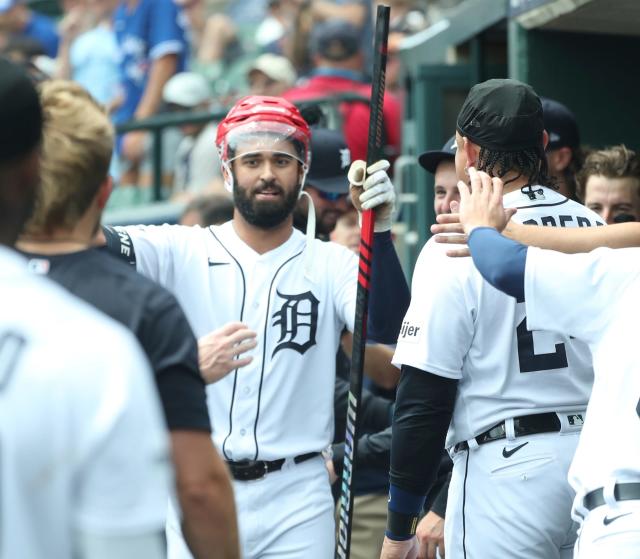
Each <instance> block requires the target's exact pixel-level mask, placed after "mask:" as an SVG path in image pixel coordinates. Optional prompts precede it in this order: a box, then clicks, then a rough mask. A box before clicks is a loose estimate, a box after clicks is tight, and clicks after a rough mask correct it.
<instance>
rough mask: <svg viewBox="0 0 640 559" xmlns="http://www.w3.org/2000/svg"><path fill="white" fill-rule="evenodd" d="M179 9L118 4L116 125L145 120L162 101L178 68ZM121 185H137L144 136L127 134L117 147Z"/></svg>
mask: <svg viewBox="0 0 640 559" xmlns="http://www.w3.org/2000/svg"><path fill="white" fill-rule="evenodd" d="M180 15H181V14H180V11H179V9H178V7H177V6H176V4H175V3H174V2H173V0H121V1H120V4H119V6H118V7H117V9H116V11H115V14H114V28H115V32H116V38H117V41H118V47H119V49H120V53H121V61H120V70H121V73H122V79H123V82H122V86H123V94H124V100H123V103H122V105H121V106H120V107H119V108H118V110H117V111H116V113H115V115H114V120H115V122H116V123H121V122H126V121H129V120H132V119H136V120H138V119H142V118H147V117H149V116H151V115H153V114H155V113H156V112H157V111H158V109H159V107H160V103H161V101H162V89H163V87H164V85H165V83H166V82H167V81H168V80H169V78H170V77H171V76H172V75H173V74H175V73H176V72H179V71H181V70H182V69H183V68H184V65H185V60H186V57H187V51H188V47H187V43H186V39H185V30H184V28H183V22H182V18H181V17H180ZM118 148H119V153H120V155H121V163H122V168H121V169H120V171H121V173H122V177H121V182H122V183H123V184H137V181H138V166H139V164H140V162H141V160H142V158H143V156H144V154H145V150H146V134H145V133H144V132H130V133H129V134H126V135H125V136H124V137H123V138H121V142H119V145H118Z"/></svg>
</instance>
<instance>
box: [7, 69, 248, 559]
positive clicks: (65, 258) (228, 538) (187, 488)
mask: <svg viewBox="0 0 640 559" xmlns="http://www.w3.org/2000/svg"><path fill="white" fill-rule="evenodd" d="M40 98H41V103H42V108H43V112H44V116H45V126H44V134H43V142H42V174H41V180H42V186H41V190H40V196H39V200H38V204H37V206H36V210H35V212H34V215H33V216H32V217H31V219H30V220H29V222H28V223H27V224H26V226H25V229H24V231H23V233H22V235H21V236H20V239H19V241H18V244H17V247H18V248H19V249H20V250H21V251H22V252H23V254H24V255H25V256H27V257H28V258H29V266H30V267H31V268H32V270H35V271H37V272H40V273H43V274H47V275H48V276H49V277H50V278H51V279H53V280H54V281H56V282H57V283H59V284H61V285H63V286H64V287H66V288H67V289H68V290H69V291H71V292H72V293H73V294H74V295H77V296H78V297H80V298H81V299H83V300H85V301H87V302H88V303H90V304H92V305H94V306H95V307H97V308H98V309H100V310H101V311H103V312H104V313H105V314H107V315H108V316H110V317H112V318H114V319H115V320H117V321H118V322H120V323H122V324H124V325H125V326H127V327H128V328H129V329H130V330H131V331H132V332H133V333H134V334H135V335H136V337H137V338H138V340H139V342H140V345H141V346H142V348H143V350H144V351H145V353H146V355H147V357H148V359H149V362H150V364H151V366H152V369H153V372H154V373H155V380H156V384H157V387H158V393H159V395H160V399H161V401H162V404H163V408H164V412H165V418H166V421H167V426H168V427H169V430H170V438H171V448H172V456H173V461H174V464H175V471H176V489H177V496H178V499H179V501H180V504H181V507H182V510H183V512H184V531H185V534H186V536H187V542H188V544H189V547H190V548H191V549H192V550H193V553H194V555H195V556H196V557H198V558H204V557H206V558H211V557H214V554H215V553H218V554H219V555H218V556H219V557H225V558H230V557H234V556H235V557H237V556H238V544H237V526H236V520H235V510H234V504H233V494H232V489H231V481H230V480H229V477H228V474H227V472H226V469H225V467H224V463H223V462H222V460H221V458H220V457H219V455H218V454H217V453H216V451H215V448H214V446H213V444H212V442H211V437H210V433H211V425H210V421H209V414H208V411H207V404H206V394H205V389H204V383H203V380H202V377H201V376H200V373H199V369H198V347H197V343H196V339H195V336H194V335H193V332H192V331H191V328H190V327H189V324H188V322H187V319H186V317H185V316H184V313H183V311H182V309H181V308H180V306H179V305H178V303H177V301H176V300H175V297H173V295H171V294H170V293H169V292H168V291H167V290H166V289H164V288H162V287H161V286H159V285H157V284H155V283H154V282H152V281H150V280H149V279H147V278H145V277H143V276H141V275H140V274H137V273H136V272H135V270H132V269H131V267H130V266H127V265H126V264H125V263H124V262H120V261H118V260H116V259H115V258H113V257H112V256H111V255H110V254H104V253H103V251H99V250H97V249H92V248H91V241H92V238H93V236H94V232H95V230H96V228H97V226H98V224H99V222H100V215H101V213H102V208H103V207H104V205H105V204H106V202H107V200H108V197H109V193H110V191H111V181H110V180H109V178H108V175H107V171H108V168H109V162H110V160H111V153H112V148H113V127H112V125H111V123H110V122H109V119H108V116H107V114H106V113H105V112H104V110H103V109H102V107H100V106H99V105H98V104H97V103H96V102H95V101H94V99H93V98H92V97H91V96H90V95H89V94H88V92H87V91H85V90H84V89H83V88H82V87H81V86H79V85H78V84H75V83H73V82H68V81H62V80H51V81H47V82H45V83H44V84H43V85H42V86H41V88H40ZM70 146H73V148H72V149H71V148H70ZM214 519H215V522H213V520H214ZM212 524H213V526H214V527H215V529H214V528H212Z"/></svg>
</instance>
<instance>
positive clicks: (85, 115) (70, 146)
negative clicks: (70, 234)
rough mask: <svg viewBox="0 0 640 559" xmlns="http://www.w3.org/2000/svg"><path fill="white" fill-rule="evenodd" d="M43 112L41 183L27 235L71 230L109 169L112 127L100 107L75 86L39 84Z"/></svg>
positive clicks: (54, 83) (85, 209) (62, 83)
mask: <svg viewBox="0 0 640 559" xmlns="http://www.w3.org/2000/svg"><path fill="white" fill-rule="evenodd" d="M40 100H41V103H42V112H43V115H44V131H43V140H42V158H41V180H42V186H41V188H40V192H39V194H38V199H37V201H36V208H35V211H34V214H33V217H32V218H31V219H30V220H29V222H28V223H27V226H26V232H27V233H45V234H49V233H51V232H53V230H55V229H71V228H73V227H74V226H75V224H76V223H77V221H78V220H79V219H80V218H81V217H82V216H83V214H84V213H85V212H86V211H87V209H88V208H89V206H90V205H91V202H92V201H93V199H94V197H95V195H96V193H97V192H98V189H99V187H100V185H101V184H103V183H104V181H105V179H106V178H107V174H108V171H109V164H110V161H111V153H112V150H113V137H114V130H113V126H112V125H111V122H110V121H109V118H108V116H107V113H106V111H105V109H104V108H103V107H102V106H101V105H100V104H99V103H98V102H97V101H96V100H95V99H94V98H93V97H91V95H90V94H89V93H88V92H87V91H86V90H85V89H84V88H82V87H81V86H80V85H78V84H76V83H73V82H70V81H65V80H52V81H46V82H44V83H43V84H42V85H41V86H40Z"/></svg>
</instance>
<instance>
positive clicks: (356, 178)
mask: <svg viewBox="0 0 640 559" xmlns="http://www.w3.org/2000/svg"><path fill="white" fill-rule="evenodd" d="M366 177H367V164H366V163H365V162H364V161H362V160H361V159H356V160H355V161H354V162H353V163H351V166H350V167H349V172H348V173H347V178H348V179H349V184H352V185H354V186H362V185H363V184H364V180H365V178H366Z"/></svg>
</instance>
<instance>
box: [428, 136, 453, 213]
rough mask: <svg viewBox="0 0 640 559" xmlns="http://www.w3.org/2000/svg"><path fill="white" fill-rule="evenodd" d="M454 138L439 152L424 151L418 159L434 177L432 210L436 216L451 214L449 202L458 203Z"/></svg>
mask: <svg viewBox="0 0 640 559" xmlns="http://www.w3.org/2000/svg"><path fill="white" fill-rule="evenodd" d="M457 149H458V145H457V144H456V137H455V136H451V138H449V139H448V140H447V143H446V144H444V146H442V149H441V150H440V151H426V152H425V153H423V154H422V155H420V157H419V158H418V161H419V162H420V165H421V166H422V167H424V168H425V169H426V170H427V171H429V172H430V173H431V174H433V175H434V180H435V184H434V187H433V191H434V192H433V194H434V196H433V209H434V211H435V213H436V215H440V214H448V213H451V202H454V201H455V202H459V201H460V193H459V192H458V186H457V183H458V177H457V175H456V163H455V158H456V151H457Z"/></svg>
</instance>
